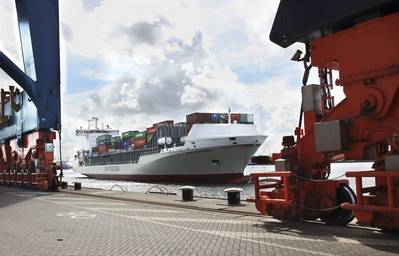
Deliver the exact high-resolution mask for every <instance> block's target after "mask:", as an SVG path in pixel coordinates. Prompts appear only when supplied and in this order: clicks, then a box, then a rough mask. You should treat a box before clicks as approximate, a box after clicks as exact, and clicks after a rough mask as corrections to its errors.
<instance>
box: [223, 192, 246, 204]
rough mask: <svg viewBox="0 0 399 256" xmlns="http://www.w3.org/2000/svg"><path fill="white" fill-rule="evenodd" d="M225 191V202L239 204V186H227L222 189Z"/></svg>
mask: <svg viewBox="0 0 399 256" xmlns="http://www.w3.org/2000/svg"><path fill="white" fill-rule="evenodd" d="M224 192H225V193H227V203H228V205H240V204H241V197H240V194H241V192H242V189H241V188H228V189H225V190H224Z"/></svg>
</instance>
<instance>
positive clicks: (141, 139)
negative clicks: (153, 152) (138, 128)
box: [131, 131, 147, 149]
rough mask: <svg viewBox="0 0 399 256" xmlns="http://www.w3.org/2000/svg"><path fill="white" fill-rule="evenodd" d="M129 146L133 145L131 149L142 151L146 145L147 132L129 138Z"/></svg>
mask: <svg viewBox="0 0 399 256" xmlns="http://www.w3.org/2000/svg"><path fill="white" fill-rule="evenodd" d="M131 144H132V145H133V149H142V148H144V146H145V145H146V144H147V132H146V131H142V132H138V133H136V134H135V135H134V137H133V138H131Z"/></svg>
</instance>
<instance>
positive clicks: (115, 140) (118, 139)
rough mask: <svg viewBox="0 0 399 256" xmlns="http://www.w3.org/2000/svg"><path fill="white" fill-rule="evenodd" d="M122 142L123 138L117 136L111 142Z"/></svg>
mask: <svg viewBox="0 0 399 256" xmlns="http://www.w3.org/2000/svg"><path fill="white" fill-rule="evenodd" d="M121 140H122V138H121V136H116V137H112V138H111V142H120V141H121Z"/></svg>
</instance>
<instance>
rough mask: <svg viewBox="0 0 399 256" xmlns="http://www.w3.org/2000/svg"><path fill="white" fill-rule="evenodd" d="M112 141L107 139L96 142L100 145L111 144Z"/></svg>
mask: <svg viewBox="0 0 399 256" xmlns="http://www.w3.org/2000/svg"><path fill="white" fill-rule="evenodd" d="M111 144H112V142H111V141H109V140H101V141H98V142H97V146H101V145H111Z"/></svg>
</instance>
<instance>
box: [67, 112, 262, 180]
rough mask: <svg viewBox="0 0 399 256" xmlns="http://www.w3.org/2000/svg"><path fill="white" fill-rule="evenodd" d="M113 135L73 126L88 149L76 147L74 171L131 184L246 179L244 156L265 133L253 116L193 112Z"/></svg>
mask: <svg viewBox="0 0 399 256" xmlns="http://www.w3.org/2000/svg"><path fill="white" fill-rule="evenodd" d="M95 120H96V119H95ZM108 128H109V127H108ZM115 134H118V133H116V130H112V129H110V128H109V129H99V128H97V127H94V128H93V129H90V128H89V129H82V128H81V129H78V130H76V135H79V136H85V137H86V138H87V139H88V141H89V144H91V149H90V150H80V151H78V154H77V155H76V160H77V165H76V166H75V167H74V169H75V171H76V172H79V173H81V174H84V175H86V176H88V177H90V178H95V179H108V180H125V181H136V182H167V183H208V184H212V183H214V184H223V183H229V184H239V183H246V182H248V181H249V177H248V176H244V174H243V171H244V169H245V167H246V165H247V163H248V160H249V159H250V157H251V156H252V155H253V154H254V153H255V152H256V151H257V149H258V148H259V147H260V146H261V145H262V143H263V142H264V141H265V140H266V137H267V136H264V135H261V134H259V133H258V131H257V127H256V125H255V124H254V116H253V114H232V113H227V114H226V113H192V114H189V115H187V116H186V122H179V123H174V121H172V120H167V121H163V122H159V123H155V124H153V125H152V126H151V127H148V128H147V129H146V130H144V131H138V130H132V131H126V132H123V133H122V134H121V136H118V135H115ZM94 136H95V140H94V139H93V137H94Z"/></svg>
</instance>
